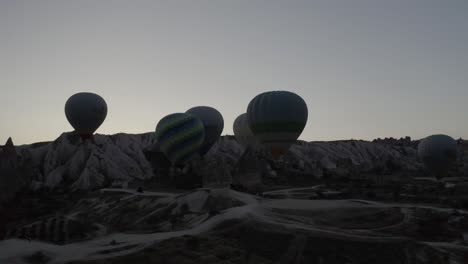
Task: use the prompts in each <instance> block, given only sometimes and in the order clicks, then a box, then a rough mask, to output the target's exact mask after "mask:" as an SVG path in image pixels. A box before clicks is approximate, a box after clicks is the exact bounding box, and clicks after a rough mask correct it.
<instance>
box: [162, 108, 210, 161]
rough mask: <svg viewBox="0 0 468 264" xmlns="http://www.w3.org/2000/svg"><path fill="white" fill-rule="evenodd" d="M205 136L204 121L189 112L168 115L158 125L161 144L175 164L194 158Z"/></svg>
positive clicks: (164, 151)
mask: <svg viewBox="0 0 468 264" xmlns="http://www.w3.org/2000/svg"><path fill="white" fill-rule="evenodd" d="M204 138H205V129H204V127H203V123H202V121H200V119H198V118H197V117H195V116H193V115H190V114H187V113H176V114H170V115H167V116H165V117H164V118H163V119H161V120H160V121H159V123H158V125H157V126H156V139H157V141H158V142H159V146H160V148H161V150H162V152H163V153H164V154H165V155H166V157H167V158H168V159H169V160H170V161H171V162H172V163H173V164H184V163H186V162H188V161H190V160H191V159H192V158H194V157H195V156H196V155H197V154H198V151H199V150H200V148H201V147H202V145H203V140H204Z"/></svg>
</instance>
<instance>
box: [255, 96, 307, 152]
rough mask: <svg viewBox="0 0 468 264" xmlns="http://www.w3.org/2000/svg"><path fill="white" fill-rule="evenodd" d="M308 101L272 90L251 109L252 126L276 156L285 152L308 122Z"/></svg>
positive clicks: (259, 138) (261, 141)
mask: <svg viewBox="0 0 468 264" xmlns="http://www.w3.org/2000/svg"><path fill="white" fill-rule="evenodd" d="M308 113H309V112H308V109H307V104H306V102H305V101H304V100H303V99H302V98H301V97H300V96H299V95H297V94H295V93H292V92H287V91H272V92H266V93H262V94H259V95H257V96H256V97H255V98H254V99H252V101H250V103H249V106H248V108H247V119H248V122H249V126H250V129H251V130H252V132H253V133H254V135H255V137H256V138H257V140H258V141H259V142H260V143H261V144H262V145H263V146H265V147H266V148H267V149H268V150H269V151H270V152H271V154H272V155H273V157H274V158H279V157H280V156H281V155H283V154H285V153H286V152H287V151H288V149H289V148H290V147H291V145H292V144H293V143H294V142H296V140H297V138H298V137H299V136H300V135H301V133H302V131H303V130H304V127H305V125H306V123H307V118H308Z"/></svg>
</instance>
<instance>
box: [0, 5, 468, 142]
mask: <svg viewBox="0 0 468 264" xmlns="http://www.w3.org/2000/svg"><path fill="white" fill-rule="evenodd" d="M467 14H468V1H465V0H460V1H457V0H450V1H440V0H438V1H433V0H401V1H400V0H394V1H384V0H382V1H380V0H368V1H363V0H356V1H347V0H342V1H335V0H327V1H325V0H324V1H292V0H291V1H289V0H288V1H286V0H284V1H276V0H264V1H260V0H231V1H227V0H226V1H224V0H212V1H206V0H197V1H192V0H187V1H179V0H174V1H156V0H154V1H139V0H132V1H130V0H127V1H121V0H80V1H69V0H60V1H59V0H57V1H50V0H30V1H23V0H2V1H0V92H1V93H0V122H1V123H0V124H1V125H0V144H3V142H5V141H6V140H7V138H8V137H10V136H12V137H13V141H14V142H15V143H16V144H28V143H33V142H39V141H51V140H54V139H56V138H57V137H59V136H60V134H61V133H63V132H66V131H72V130H73V128H72V127H71V126H70V125H69V124H68V121H67V119H66V117H65V114H64V105H65V102H66V100H67V99H68V98H69V97H70V96H71V95H73V94H74V93H77V92H82V91H87V92H94V93H97V94H99V95H101V96H102V97H103V98H104V99H105V100H106V102H107V105H108V115H107V119H106V121H105V122H104V124H103V125H102V126H101V127H100V128H99V129H98V131H97V133H100V134H114V133H119V132H124V133H144V132H152V131H154V129H155V127H156V124H157V123H158V121H159V120H160V119H161V118H162V117H164V116H165V115H167V114H171V113H175V112H185V111H186V110H188V109H189V108H191V107H193V106H198V105H208V106H212V107H215V108H216V109H218V110H219V111H220V112H221V113H222V114H223V116H224V121H225V129H224V132H223V134H232V133H233V132H232V123H233V121H234V119H235V118H236V117H237V116H238V115H240V114H242V113H244V112H245V111H246V109H247V105H248V103H249V101H250V100H251V99H252V98H253V97H254V96H255V95H257V94H259V93H262V92H266V91H272V90H288V91H292V92H295V93H297V94H298V95H300V96H301V97H303V98H304V100H305V101H306V102H307V105H308V108H309V120H308V123H307V126H306V128H305V130H304V132H303V134H302V135H301V139H303V140H307V141H318V140H338V139H365V140H371V139H374V138H378V137H381V138H382V137H402V136H411V137H412V138H414V139H418V138H422V137H425V136H428V135H430V134H438V133H443V134H448V135H450V136H452V137H454V138H459V137H462V138H468V85H467V84H468V15H467Z"/></svg>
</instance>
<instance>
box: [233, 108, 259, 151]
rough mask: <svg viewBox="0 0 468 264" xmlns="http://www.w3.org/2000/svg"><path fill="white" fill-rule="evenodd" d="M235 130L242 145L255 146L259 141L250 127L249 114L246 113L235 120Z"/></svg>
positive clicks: (235, 134)
mask: <svg viewBox="0 0 468 264" xmlns="http://www.w3.org/2000/svg"><path fill="white" fill-rule="evenodd" d="M233 131H234V136H235V137H236V139H237V141H238V142H239V143H240V144H241V145H242V146H244V147H246V148H247V147H249V146H254V145H255V144H256V143H257V140H256V139H255V136H254V134H253V132H252V130H251V129H250V126H249V122H248V120H247V114H245V113H244V114H242V115H240V116H238V117H237V118H236V120H234V124H233Z"/></svg>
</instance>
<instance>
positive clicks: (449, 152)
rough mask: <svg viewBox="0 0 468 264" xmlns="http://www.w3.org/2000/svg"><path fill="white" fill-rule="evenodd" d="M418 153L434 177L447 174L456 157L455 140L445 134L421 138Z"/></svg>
mask: <svg viewBox="0 0 468 264" xmlns="http://www.w3.org/2000/svg"><path fill="white" fill-rule="evenodd" d="M418 155H419V157H420V158H421V160H422V161H423V163H424V165H425V166H426V168H427V169H429V170H430V171H431V172H432V173H433V174H434V176H435V177H436V178H438V179H439V178H441V177H444V176H446V175H447V172H448V170H449V169H450V166H451V165H452V164H453V163H454V161H455V160H456V158H457V142H456V141H455V140H454V139H453V138H451V137H449V136H447V135H432V136H428V137H426V138H424V139H422V140H421V142H420V143H419V145H418Z"/></svg>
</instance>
